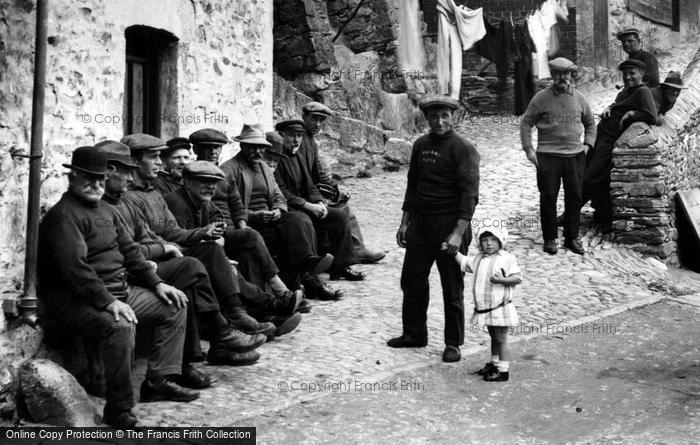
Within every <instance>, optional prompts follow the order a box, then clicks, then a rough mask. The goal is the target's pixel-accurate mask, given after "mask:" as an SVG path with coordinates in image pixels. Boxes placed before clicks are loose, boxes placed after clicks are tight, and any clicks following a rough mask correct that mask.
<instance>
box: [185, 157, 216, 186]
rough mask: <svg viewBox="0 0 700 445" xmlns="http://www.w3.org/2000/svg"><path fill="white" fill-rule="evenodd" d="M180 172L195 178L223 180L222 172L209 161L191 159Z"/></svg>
mask: <svg viewBox="0 0 700 445" xmlns="http://www.w3.org/2000/svg"><path fill="white" fill-rule="evenodd" d="M182 174H183V175H184V176H185V177H188V178H196V179H200V180H203V181H223V180H224V178H225V177H226V175H224V172H223V171H222V170H221V169H220V168H219V167H217V166H216V165H214V164H212V163H211V162H209V161H193V162H190V163H189V164H187V165H186V166H185V168H184V170H183V171H182Z"/></svg>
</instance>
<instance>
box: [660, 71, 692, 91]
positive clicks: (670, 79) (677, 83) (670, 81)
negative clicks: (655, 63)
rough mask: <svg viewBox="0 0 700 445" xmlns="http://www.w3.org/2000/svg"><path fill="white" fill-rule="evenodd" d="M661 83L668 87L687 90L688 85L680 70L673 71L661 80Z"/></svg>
mask: <svg viewBox="0 0 700 445" xmlns="http://www.w3.org/2000/svg"><path fill="white" fill-rule="evenodd" d="M661 85H666V86H667V87H671V88H676V89H678V90H687V89H688V87H687V86H685V84H684V83H683V79H682V78H681V73H679V72H678V71H671V72H669V73H668V76H666V80H664V81H663V82H661Z"/></svg>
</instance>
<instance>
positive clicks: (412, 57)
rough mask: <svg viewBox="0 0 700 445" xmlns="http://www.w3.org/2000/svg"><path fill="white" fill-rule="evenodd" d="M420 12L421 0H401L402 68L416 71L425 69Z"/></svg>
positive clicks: (400, 63)
mask: <svg viewBox="0 0 700 445" xmlns="http://www.w3.org/2000/svg"><path fill="white" fill-rule="evenodd" d="M419 14H420V5H419V0H401V1H400V2H399V48H398V57H399V65H400V66H401V69H402V70H404V71H408V72H415V73H422V72H423V71H425V49H424V48H423V38H422V29H421V24H420V23H421V22H420V17H419Z"/></svg>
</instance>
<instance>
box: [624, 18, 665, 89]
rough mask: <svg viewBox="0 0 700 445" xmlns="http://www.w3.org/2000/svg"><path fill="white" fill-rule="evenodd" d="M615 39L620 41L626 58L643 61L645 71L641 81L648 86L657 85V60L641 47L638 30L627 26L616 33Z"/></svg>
mask: <svg viewBox="0 0 700 445" xmlns="http://www.w3.org/2000/svg"><path fill="white" fill-rule="evenodd" d="M617 39H618V40H619V41H620V42H621V43H622V50H623V51H624V52H626V53H627V56H628V60H639V61H640V62H643V63H644V66H645V67H646V71H645V73H644V78H643V79H642V81H643V82H644V84H646V86H648V87H649V88H654V87H656V86H658V85H659V61H658V60H656V57H654V56H653V55H652V54H651V53H650V52H648V51H644V50H643V49H642V42H641V41H640V39H639V30H638V29H636V28H627V29H625V30H623V31H620V32H618V33H617Z"/></svg>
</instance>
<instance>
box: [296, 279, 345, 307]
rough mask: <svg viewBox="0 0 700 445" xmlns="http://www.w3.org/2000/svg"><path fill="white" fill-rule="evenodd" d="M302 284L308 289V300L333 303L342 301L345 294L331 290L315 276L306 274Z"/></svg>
mask: <svg viewBox="0 0 700 445" xmlns="http://www.w3.org/2000/svg"><path fill="white" fill-rule="evenodd" d="M302 284H303V285H304V288H305V289H306V298H308V299H316V300H324V301H332V300H340V299H341V298H342V296H343V292H341V291H339V290H333V289H331V288H330V287H329V286H328V285H327V284H326V283H324V282H323V281H321V279H320V278H319V277H318V275H315V274H304V276H303V277H302Z"/></svg>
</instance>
